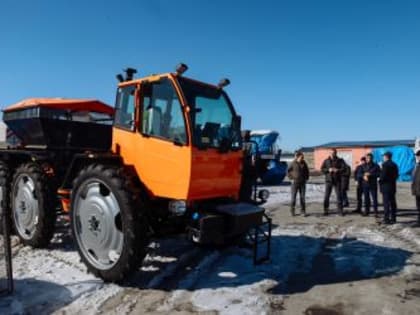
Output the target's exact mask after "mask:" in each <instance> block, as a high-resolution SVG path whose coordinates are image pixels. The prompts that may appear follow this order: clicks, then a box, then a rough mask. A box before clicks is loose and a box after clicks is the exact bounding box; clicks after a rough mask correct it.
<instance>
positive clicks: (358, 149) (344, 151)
mask: <svg viewBox="0 0 420 315" xmlns="http://www.w3.org/2000/svg"><path fill="white" fill-rule="evenodd" d="M401 145H402V146H407V147H410V148H413V149H414V145H415V139H412V140H392V141H345V142H330V143H326V144H323V145H320V146H316V147H314V157H313V158H314V168H315V169H316V170H320V169H321V165H322V162H323V161H324V160H325V159H326V158H327V157H328V155H329V152H330V149H331V148H336V149H337V154H338V156H340V157H341V158H343V159H344V160H345V161H346V163H347V164H348V165H351V167H352V169H354V168H355V167H356V162H358V161H360V158H361V157H362V156H365V155H366V154H367V153H369V152H371V151H372V150H373V149H376V148H383V147H393V146H401Z"/></svg>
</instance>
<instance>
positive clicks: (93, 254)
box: [71, 165, 148, 282]
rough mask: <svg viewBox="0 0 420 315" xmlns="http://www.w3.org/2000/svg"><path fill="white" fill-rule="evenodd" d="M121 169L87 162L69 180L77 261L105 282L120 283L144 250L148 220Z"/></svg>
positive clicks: (134, 266)
mask: <svg viewBox="0 0 420 315" xmlns="http://www.w3.org/2000/svg"><path fill="white" fill-rule="evenodd" d="M130 187H132V186H131V185H130V181H129V179H128V177H127V176H125V175H124V173H123V172H122V170H121V169H119V168H116V167H112V166H104V165H90V166H88V167H87V168H85V169H83V170H82V171H81V172H80V174H79V175H78V177H77V178H76V179H75V181H74V182H73V191H72V196H71V227H72V232H73V236H74V238H75V240H76V243H77V248H78V251H79V254H80V256H81V259H82V261H83V262H84V263H85V264H86V266H87V268H88V270H89V271H90V272H92V273H93V274H94V275H95V276H97V277H100V278H102V279H103V280H105V281H111V282H120V281H122V280H123V279H125V278H126V276H127V275H129V274H130V273H132V272H134V271H136V270H137V269H138V268H139V265H140V264H141V262H142V261H143V258H144V256H145V255H146V246H147V244H148V240H147V223H146V221H145V219H144V216H142V215H141V203H140V202H139V201H138V200H137V196H138V194H137V193H136V192H134V191H133V190H132V188H130Z"/></svg>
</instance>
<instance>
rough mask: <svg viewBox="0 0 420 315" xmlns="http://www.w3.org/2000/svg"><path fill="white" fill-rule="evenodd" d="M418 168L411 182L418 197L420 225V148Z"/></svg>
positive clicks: (415, 195) (419, 220) (417, 157)
mask: <svg viewBox="0 0 420 315" xmlns="http://www.w3.org/2000/svg"><path fill="white" fill-rule="evenodd" d="M416 160H417V163H416V168H415V170H414V175H413V182H412V184H411V192H412V193H413V196H414V197H415V198H416V207H417V211H418V217H417V225H418V226H420V150H418V151H417V152H416Z"/></svg>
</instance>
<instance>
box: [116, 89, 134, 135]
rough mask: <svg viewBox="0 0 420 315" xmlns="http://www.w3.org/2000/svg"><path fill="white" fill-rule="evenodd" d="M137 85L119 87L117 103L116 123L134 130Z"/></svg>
mask: <svg viewBox="0 0 420 315" xmlns="http://www.w3.org/2000/svg"><path fill="white" fill-rule="evenodd" d="M135 91H136V87H135V86H127V87H123V88H119V89H118V94H117V103H116V104H115V125H116V126H120V127H123V128H128V129H130V130H134V122H135V117H134V116H135V108H136V107H135Z"/></svg>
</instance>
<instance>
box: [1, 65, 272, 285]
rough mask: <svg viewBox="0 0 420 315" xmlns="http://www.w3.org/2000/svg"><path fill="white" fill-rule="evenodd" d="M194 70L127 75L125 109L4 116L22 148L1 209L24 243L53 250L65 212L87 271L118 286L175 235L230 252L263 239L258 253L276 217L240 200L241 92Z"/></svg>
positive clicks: (66, 104) (40, 103)
mask: <svg viewBox="0 0 420 315" xmlns="http://www.w3.org/2000/svg"><path fill="white" fill-rule="evenodd" d="M186 70H187V67H186V66H185V65H183V64H181V65H179V66H178V67H177V70H176V72H175V73H167V74H161V75H152V76H148V77H145V78H142V79H133V74H134V73H135V72H136V71H135V70H134V69H131V68H129V69H127V70H126V76H125V77H123V76H122V75H118V76H117V78H118V79H119V81H120V83H119V86H118V90H117V97H116V104H115V109H114V108H112V107H110V106H108V105H106V104H103V103H101V102H99V101H96V100H80V99H54V98H50V99H29V100H26V101H22V102H20V103H17V104H15V105H12V106H9V107H7V108H6V109H5V110H4V116H3V119H4V121H5V123H6V124H7V126H8V128H9V129H10V130H11V132H13V137H14V138H15V139H17V140H18V141H15V144H14V145H13V146H11V145H9V147H8V148H4V149H2V150H0V186H1V192H2V196H1V197H2V198H1V199H2V204H3V205H4V206H5V208H6V209H8V210H9V213H10V218H9V220H10V223H11V225H12V226H13V227H14V230H15V232H16V234H17V235H18V236H19V237H20V239H21V240H22V242H23V243H24V244H26V245H31V246H34V247H45V246H47V245H48V244H49V242H50V240H51V238H52V236H53V233H54V226H55V221H56V217H57V213H59V212H60V211H61V212H64V213H68V214H69V217H70V223H71V224H70V225H71V228H72V233H73V236H74V239H75V240H76V244H77V248H78V251H79V254H80V256H81V258H82V261H83V262H84V263H85V264H86V265H87V267H88V269H89V270H90V271H91V272H93V273H94V274H95V275H97V276H99V277H101V278H103V279H104V280H106V281H120V280H123V279H124V278H125V277H126V276H127V275H128V274H129V273H131V272H133V271H135V270H137V269H138V267H139V265H140V264H141V262H142V260H143V258H144V256H145V255H146V253H147V246H148V242H149V239H150V237H151V236H153V235H162V234H164V233H168V232H169V231H177V232H179V231H184V232H187V235H188V236H189V237H190V239H191V240H192V241H194V242H197V243H201V244H206V243H207V244H208V243H216V244H221V243H226V242H228V241H230V240H233V239H236V238H238V237H240V236H242V235H244V234H246V233H247V232H248V231H249V230H250V229H253V231H255V234H253V235H254V238H252V237H251V238H252V239H253V240H254V243H255V247H254V251H255V252H257V249H256V246H257V245H256V244H257V243H258V242H257V239H258V233H259V232H256V231H261V229H260V226H261V225H262V224H265V223H267V219H268V218H267V217H266V216H265V214H264V209H263V208H261V207H260V206H258V205H256V204H253V203H244V202H239V201H238V193H239V189H240V184H241V169H242V160H243V152H242V141H241V132H240V117H239V116H238V115H237V114H236V112H235V110H234V107H233V105H232V103H231V101H230V99H229V97H228V95H227V94H226V92H225V91H224V90H223V87H224V86H225V85H227V84H228V83H229V81H228V80H226V79H225V80H222V81H221V82H220V83H219V85H217V86H215V85H210V84H206V83H202V82H198V81H195V80H192V79H188V78H186V77H184V76H183V75H182V74H183V73H184V72H185V71H186ZM268 223H270V221H269V219H268ZM269 225H270V230H271V224H269ZM264 233H265V234H264V235H265V239H267V237H268V236H267V235H268V234H267V233H266V232H264ZM268 241H269V239H268Z"/></svg>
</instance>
